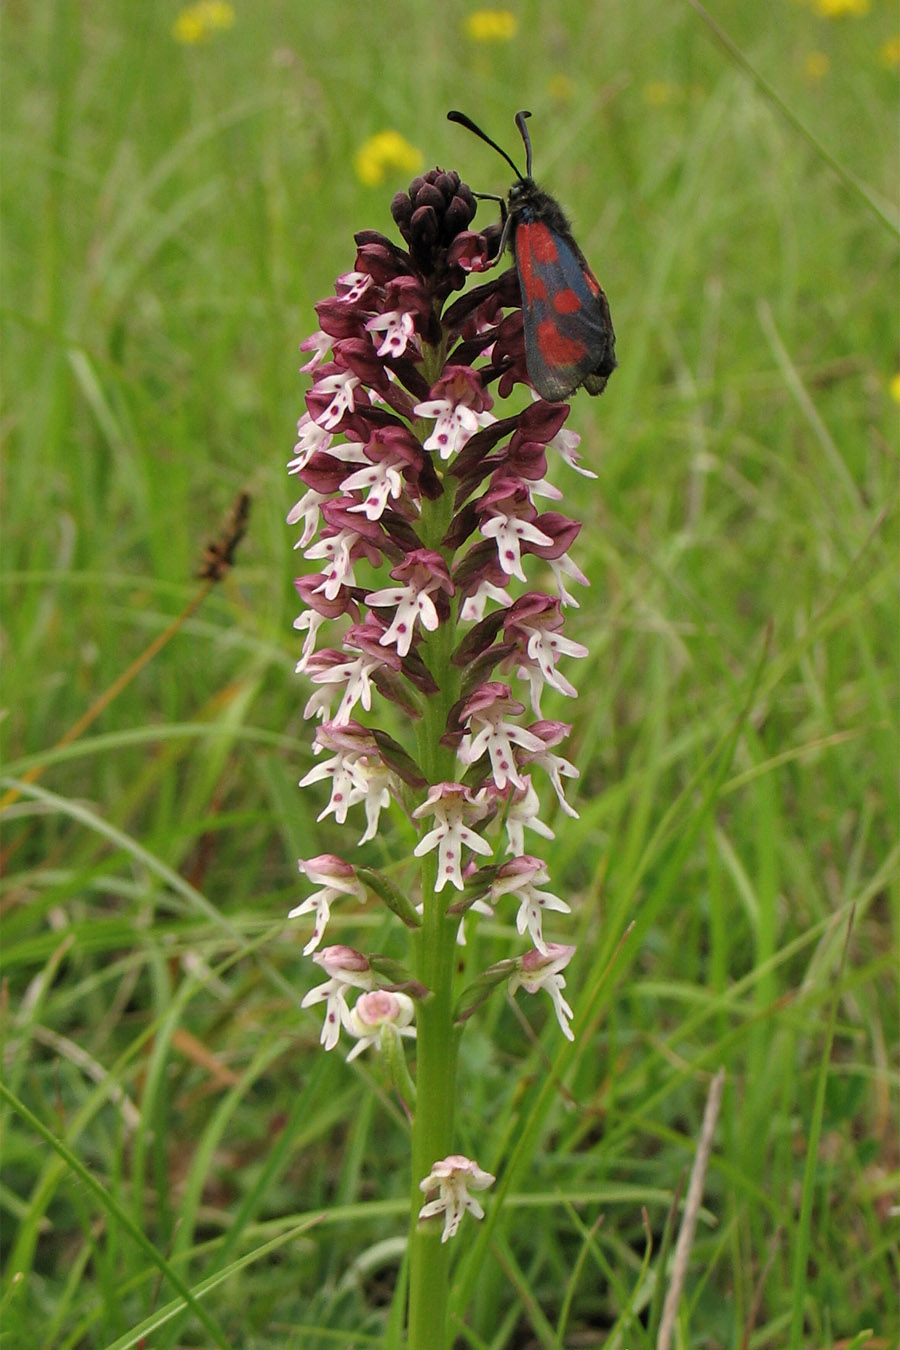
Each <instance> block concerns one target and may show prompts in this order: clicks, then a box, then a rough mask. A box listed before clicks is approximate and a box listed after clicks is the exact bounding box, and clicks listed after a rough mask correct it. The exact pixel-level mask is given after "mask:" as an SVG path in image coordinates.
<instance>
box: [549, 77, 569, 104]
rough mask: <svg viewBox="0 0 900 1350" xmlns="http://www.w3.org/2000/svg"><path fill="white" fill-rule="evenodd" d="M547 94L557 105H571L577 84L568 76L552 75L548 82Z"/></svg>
mask: <svg viewBox="0 0 900 1350" xmlns="http://www.w3.org/2000/svg"><path fill="white" fill-rule="evenodd" d="M547 93H548V94H549V95H550V97H551V98H552V99H554V100H555V102H557V103H571V102H572V99H573V98H574V97H575V84H574V82H573V81H572V80H570V79H569V77H568V75H552V76H551V77H550V79H549V80H548V81H547Z"/></svg>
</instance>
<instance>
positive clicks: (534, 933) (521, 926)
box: [491, 853, 571, 952]
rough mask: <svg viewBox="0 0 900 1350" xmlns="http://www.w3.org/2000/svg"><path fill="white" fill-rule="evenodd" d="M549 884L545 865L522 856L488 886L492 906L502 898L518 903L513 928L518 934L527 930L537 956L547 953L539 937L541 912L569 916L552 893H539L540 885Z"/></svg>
mask: <svg viewBox="0 0 900 1350" xmlns="http://www.w3.org/2000/svg"><path fill="white" fill-rule="evenodd" d="M549 880H550V877H549V874H548V872H547V867H546V864H545V863H544V862H542V861H541V859H540V858H535V857H532V856H531V855H530V854H527V853H525V854H523V855H522V856H521V857H518V858H512V859H510V861H509V862H507V863H504V864H503V865H502V867H500V868H498V870H497V875H496V876H495V877H494V880H493V881H492V883H491V899H492V900H493V901H495V902H496V901H497V900H499V898H500V897H501V896H502V895H515V896H516V898H517V899H518V901H519V912H518V914H517V915H516V928H517V930H518V932H520V933H524V932H525V930H526V929H527V930H528V933H529V935H530V937H531V940H532V942H533V943H534V945H535V947H537V949H538V951H539V952H546V951H547V950H548V948H547V943H546V942H545V941H544V936H543V917H544V911H545V910H548V909H549V910H555V911H556V912H557V913H559V914H569V913H571V906H570V905H567V904H566V902H565V900H561V899H560V898H559V896H558V895H554V894H553V892H552V891H545V890H542V889H540V885H541V883H542V882H545V881H549Z"/></svg>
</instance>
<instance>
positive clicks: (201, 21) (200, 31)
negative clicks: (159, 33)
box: [172, 0, 234, 47]
mask: <svg viewBox="0 0 900 1350" xmlns="http://www.w3.org/2000/svg"><path fill="white" fill-rule="evenodd" d="M233 23H234V6H233V5H229V4H227V3H226V0H198V3H197V4H196V5H188V7H187V9H183V10H182V11H181V13H180V14H179V15H178V18H177V19H176V20H175V22H174V23H173V25H172V36H173V37H174V38H175V40H176V42H183V43H184V44H185V46H188V47H194V46H196V45H197V43H198V42H208V41H209V39H210V38H211V37H212V35H213V33H215V32H216V31H217V30H219V29H224V28H231V26H232V25H233Z"/></svg>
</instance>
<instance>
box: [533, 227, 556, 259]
mask: <svg viewBox="0 0 900 1350" xmlns="http://www.w3.org/2000/svg"><path fill="white" fill-rule="evenodd" d="M528 239H529V242H530V244H531V247H532V250H533V253H534V258H535V261H536V262H539V263H552V262H556V260H557V258H558V257H559V250H558V249H557V247H556V240H555V239H554V238H553V235H552V233H551V232H550V230H548V229H547V226H546V225H542V224H541V223H540V221H538V222H537V224H535V225H529V226H528Z"/></svg>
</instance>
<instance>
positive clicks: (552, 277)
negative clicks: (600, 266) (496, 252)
mask: <svg viewBox="0 0 900 1350" xmlns="http://www.w3.org/2000/svg"><path fill="white" fill-rule="evenodd" d="M515 255H516V267H517V269H518V273H519V284H520V287H521V291H522V313H523V318H524V321H525V355H526V362H527V365H528V374H529V376H530V378H531V382H532V384H533V385H534V387H535V389H536V390H537V392H538V393H539V394H540V396H541V398H545V399H548V400H550V401H551V402H559V401H560V400H562V399H565V398H568V397H569V395H570V394H571V393H573V392H574V391H575V390H576V389H577V388H578V386H579V385H580V384H584V386H585V388H586V389H587V391H588V393H591V394H599V393H601V392H602V390H603V389H604V388H605V386H606V381H607V379H608V378H609V376H610V374H611V373H612V371H613V370H614V369H615V366H616V357H615V349H616V338H615V333H614V332H613V326H612V322H611V319H610V314H609V305H608V304H607V301H606V296H605V295H604V294H603V290H602V289H601V287H600V283H599V282H598V281H597V278H596V277H595V276H594V274H593V272H592V271H591V269H590V268H589V267H588V265H587V263H586V262H585V260H584V257H583V255H582V253H581V250H580V249H579V248H578V246H577V244H576V243H575V241H574V239H572V238H571V237H567V236H563V235H561V234H559V233H558V232H556V231H555V230H551V229H550V228H549V227H548V226H547V225H546V224H545V223H544V222H543V221H541V220H535V221H521V222H520V223H519V224H518V227H517V229H516V234H515Z"/></svg>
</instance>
